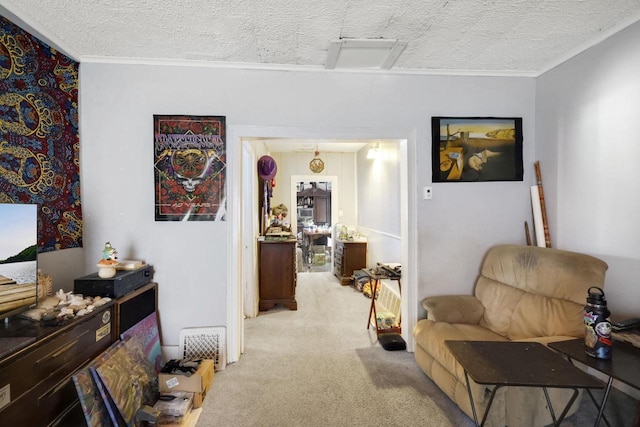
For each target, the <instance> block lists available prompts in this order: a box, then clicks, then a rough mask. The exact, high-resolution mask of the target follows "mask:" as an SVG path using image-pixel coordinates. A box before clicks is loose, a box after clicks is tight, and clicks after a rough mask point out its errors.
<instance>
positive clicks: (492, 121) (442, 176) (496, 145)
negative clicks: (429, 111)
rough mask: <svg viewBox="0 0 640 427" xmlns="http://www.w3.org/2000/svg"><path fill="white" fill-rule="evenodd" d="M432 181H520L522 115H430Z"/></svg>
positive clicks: (521, 171) (521, 170)
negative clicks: (501, 116) (520, 116)
mask: <svg viewBox="0 0 640 427" xmlns="http://www.w3.org/2000/svg"><path fill="white" fill-rule="evenodd" d="M431 135H432V141H431V159H432V160H431V161H432V179H433V182H478V181H522V178H523V166H522V118H513V117H508V118H500V117H432V118H431Z"/></svg>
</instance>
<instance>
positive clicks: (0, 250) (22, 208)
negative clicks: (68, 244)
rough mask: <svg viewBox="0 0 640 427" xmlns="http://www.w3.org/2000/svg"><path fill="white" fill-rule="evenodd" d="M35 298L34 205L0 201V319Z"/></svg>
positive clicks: (29, 303) (31, 304)
mask: <svg viewBox="0 0 640 427" xmlns="http://www.w3.org/2000/svg"><path fill="white" fill-rule="evenodd" d="M37 299H38V205H36V204H21V203H0V319H2V318H5V319H6V318H8V317H10V316H13V315H16V314H19V313H20V312H22V311H25V310H27V309H29V308H32V307H34V306H35V305H36V302H37Z"/></svg>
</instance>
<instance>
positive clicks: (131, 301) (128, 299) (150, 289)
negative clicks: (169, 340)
mask: <svg viewBox="0 0 640 427" xmlns="http://www.w3.org/2000/svg"><path fill="white" fill-rule="evenodd" d="M157 309H158V284H157V283H155V282H150V283H147V284H146V285H143V286H141V287H139V288H138V289H136V290H135V291H132V292H129V293H128V294H126V295H123V296H121V297H120V298H118V299H117V300H116V305H115V307H114V322H113V326H114V328H113V333H114V334H113V340H114V341H117V340H119V339H120V334H122V333H123V332H125V331H126V330H128V329H129V328H131V327H132V326H133V325H135V324H136V323H138V322H140V321H141V320H143V319H144V318H145V317H147V316H148V315H150V314H151V313H153V312H155V311H157ZM158 333H159V334H160V336H162V333H161V332H160V325H158Z"/></svg>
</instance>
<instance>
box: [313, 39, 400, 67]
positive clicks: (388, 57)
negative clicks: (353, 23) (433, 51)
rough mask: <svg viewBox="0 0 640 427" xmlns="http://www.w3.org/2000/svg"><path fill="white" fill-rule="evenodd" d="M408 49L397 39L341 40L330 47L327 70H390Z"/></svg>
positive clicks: (335, 41) (333, 42) (332, 43)
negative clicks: (405, 49)
mask: <svg viewBox="0 0 640 427" xmlns="http://www.w3.org/2000/svg"><path fill="white" fill-rule="evenodd" d="M405 47H407V42H403V41H400V40H396V39H340V40H334V41H332V42H331V43H330V45H329V51H328V55H327V62H326V64H325V68H327V69H334V68H341V69H372V70H376V69H379V70H389V69H390V68H391V67H393V64H395V62H396V60H397V59H398V57H399V56H400V54H401V53H402V51H403V50H404V48H405Z"/></svg>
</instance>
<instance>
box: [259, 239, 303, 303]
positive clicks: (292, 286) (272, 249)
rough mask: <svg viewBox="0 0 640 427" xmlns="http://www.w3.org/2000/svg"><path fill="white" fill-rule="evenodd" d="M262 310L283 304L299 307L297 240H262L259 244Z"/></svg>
mask: <svg viewBox="0 0 640 427" xmlns="http://www.w3.org/2000/svg"><path fill="white" fill-rule="evenodd" d="M259 257H260V264H259V269H260V273H259V276H260V277H259V280H260V282H259V283H260V284H259V287H260V290H259V291H260V292H259V293H260V302H259V309H260V311H265V310H269V309H270V308H272V307H273V306H275V305H276V304H283V305H284V306H285V307H287V308H289V309H290V310H297V309H298V302H297V301H296V282H297V277H298V276H297V270H296V241H295V240H287V241H262V242H260V246H259Z"/></svg>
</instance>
